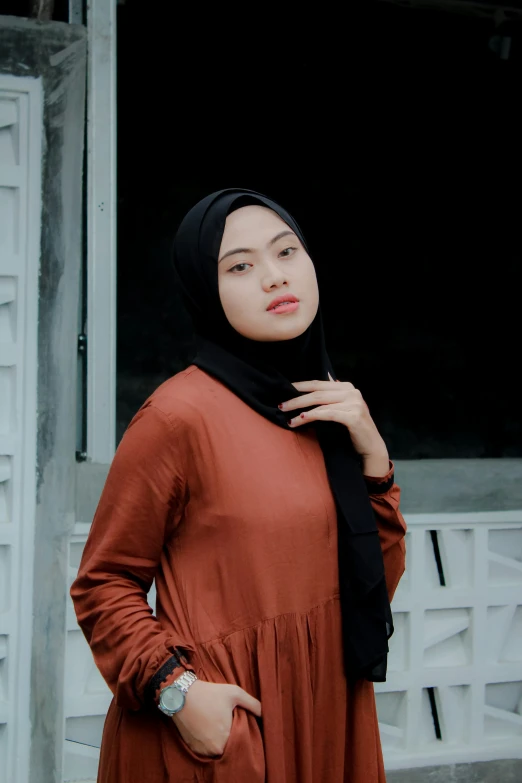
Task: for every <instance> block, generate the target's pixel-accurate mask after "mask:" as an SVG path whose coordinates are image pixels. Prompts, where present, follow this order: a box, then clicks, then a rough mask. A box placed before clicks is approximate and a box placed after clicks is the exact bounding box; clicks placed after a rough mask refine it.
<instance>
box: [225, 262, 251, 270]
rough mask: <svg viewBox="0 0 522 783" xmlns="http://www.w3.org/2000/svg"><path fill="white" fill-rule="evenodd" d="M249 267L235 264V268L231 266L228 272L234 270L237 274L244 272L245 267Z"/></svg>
mask: <svg viewBox="0 0 522 783" xmlns="http://www.w3.org/2000/svg"><path fill="white" fill-rule="evenodd" d="M249 266H250V264H236V265H235V266H233V267H231V268H230V269H229V272H234V271H235V270H237V271H238V272H244V271H245V269H244V268H243V267H245V268H246V267H249Z"/></svg>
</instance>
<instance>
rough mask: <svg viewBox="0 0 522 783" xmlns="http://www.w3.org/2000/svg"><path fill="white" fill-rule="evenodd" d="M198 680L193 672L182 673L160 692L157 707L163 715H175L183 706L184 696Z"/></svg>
mask: <svg viewBox="0 0 522 783" xmlns="http://www.w3.org/2000/svg"><path fill="white" fill-rule="evenodd" d="M197 679H198V678H197V677H196V675H195V674H194V672H189V671H186V672H183V674H180V676H179V677H178V678H177V679H175V680H174V682H173V683H172V684H171V685H167V687H166V688H163V689H162V690H161V691H160V695H159V703H158V707H159V708H160V710H161V711H162V712H164V713H165V715H169V717H170V716H172V715H175V714H176V713H177V712H179V711H180V710H181V709H182V707H183V706H184V704H185V694H186V692H187V691H188V689H189V688H190V686H191V685H192V684H193V683H194V682H196V680H197Z"/></svg>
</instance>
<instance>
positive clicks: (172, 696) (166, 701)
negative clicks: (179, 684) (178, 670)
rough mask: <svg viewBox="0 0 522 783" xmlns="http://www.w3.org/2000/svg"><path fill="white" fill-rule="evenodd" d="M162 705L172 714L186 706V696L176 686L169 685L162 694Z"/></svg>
mask: <svg viewBox="0 0 522 783" xmlns="http://www.w3.org/2000/svg"><path fill="white" fill-rule="evenodd" d="M160 703H161V706H162V707H165V708H166V709H167V710H169V711H171V712H174V711H177V710H180V709H181V708H182V707H183V705H184V704H185V694H184V693H182V692H181V691H180V690H179V688H176V686H175V685H169V686H168V687H167V688H165V689H164V690H163V691H162V692H161V699H160Z"/></svg>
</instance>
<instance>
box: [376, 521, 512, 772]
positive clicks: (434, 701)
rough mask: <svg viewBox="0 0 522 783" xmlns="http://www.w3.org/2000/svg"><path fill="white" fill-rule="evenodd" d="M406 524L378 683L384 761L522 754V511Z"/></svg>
mask: <svg viewBox="0 0 522 783" xmlns="http://www.w3.org/2000/svg"><path fill="white" fill-rule="evenodd" d="M407 522H408V528H409V532H408V534H407V571H406V574H405V575H404V578H403V579H402V582H401V584H400V585H399V588H398V590H397V594H396V596H395V600H394V602H393V610H394V618H395V627H396V632H395V635H394V636H393V637H392V639H391V644H390V661H389V675H388V679H387V682H386V683H384V684H382V685H379V686H377V687H376V688H375V690H376V694H377V705H378V712H379V720H380V728H381V738H382V743H383V748H384V754H385V761H386V767H387V768H388V769H401V768H405V767H415V766H424V765H429V764H449V763H456V762H469V761H486V760H491V759H499V758H520V757H522V511H503V512H501V511H496V512H491V513H488V512H477V513H465V514H418V515H410V516H407ZM437 550H438V552H437ZM437 561H439V562H437Z"/></svg>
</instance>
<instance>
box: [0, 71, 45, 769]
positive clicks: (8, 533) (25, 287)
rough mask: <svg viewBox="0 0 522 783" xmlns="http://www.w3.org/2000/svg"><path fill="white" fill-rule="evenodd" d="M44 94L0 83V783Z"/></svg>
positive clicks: (25, 548) (14, 654)
mask: <svg viewBox="0 0 522 783" xmlns="http://www.w3.org/2000/svg"><path fill="white" fill-rule="evenodd" d="M42 133H43V117H42V89H41V83H40V81H39V80H35V79H28V78H21V77H11V76H4V75H0V783H12V781H17V783H18V782H19V783H24V781H26V780H27V779H28V772H29V770H28V759H29V753H28V748H29V745H30V728H31V727H30V724H29V687H30V676H29V675H30V669H31V629H32V622H31V617H32V610H31V607H32V573H33V554H34V519H35V504H36V416H37V407H36V384H37V327H38V273H39V257H40V229H41V203H40V193H41V182H42V170H41V160H42Z"/></svg>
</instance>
